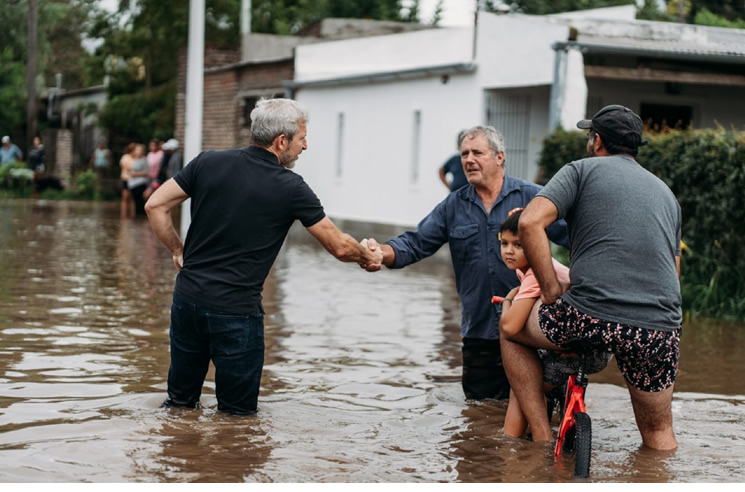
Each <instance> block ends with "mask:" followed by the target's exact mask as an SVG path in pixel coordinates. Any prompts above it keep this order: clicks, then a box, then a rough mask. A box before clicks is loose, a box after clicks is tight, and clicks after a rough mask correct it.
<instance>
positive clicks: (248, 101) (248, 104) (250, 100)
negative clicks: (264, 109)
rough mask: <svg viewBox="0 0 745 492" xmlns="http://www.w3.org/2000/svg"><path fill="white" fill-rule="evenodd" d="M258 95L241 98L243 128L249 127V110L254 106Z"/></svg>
mask: <svg viewBox="0 0 745 492" xmlns="http://www.w3.org/2000/svg"><path fill="white" fill-rule="evenodd" d="M258 100H259V98H258V97H244V98H243V128H251V111H253V110H254V108H255V107H256V103H257V102H258Z"/></svg>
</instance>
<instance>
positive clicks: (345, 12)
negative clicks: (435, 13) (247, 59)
mask: <svg viewBox="0 0 745 492" xmlns="http://www.w3.org/2000/svg"><path fill="white" fill-rule="evenodd" d="M403 4H404V2H402V1H401V0H254V2H253V10H252V14H251V30H252V31H253V32H260V33H268V34H297V33H299V32H302V31H303V30H304V29H306V28H308V27H310V26H311V25H313V24H315V23H316V22H319V21H321V20H322V19H325V18H329V17H336V18H352V19H375V20H390V21H399V22H418V21H419V0H414V1H412V2H406V4H407V8H404V5H403Z"/></svg>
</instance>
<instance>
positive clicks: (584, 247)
mask: <svg viewBox="0 0 745 492" xmlns="http://www.w3.org/2000/svg"><path fill="white" fill-rule="evenodd" d="M538 195H539V196H543V197H545V198H548V199H549V200H551V201H552V202H553V203H554V205H556V208H557V209H558V211H559V218H564V219H566V221H567V229H568V231H569V243H570V262H571V267H570V281H571V285H570V287H569V290H568V291H567V292H565V293H564V295H563V296H562V298H563V299H564V300H566V301H567V302H569V304H571V305H572V306H574V307H575V308H577V309H578V310H580V311H581V312H583V313H586V314H589V315H591V316H594V317H598V318H601V319H604V320H608V321H613V322H617V323H622V324H628V325H632V326H637V327H641V328H649V329H654V330H665V331H672V330H675V329H676V328H677V327H678V326H679V325H680V323H681V321H682V312H681V307H680V303H681V300H680V282H679V280H678V275H677V268H676V261H675V257H676V256H679V255H680V237H681V212H680V205H679V204H678V201H677V199H676V198H675V195H673V193H672V191H670V189H669V188H668V187H667V185H665V183H663V182H662V181H661V180H660V179H659V178H657V177H656V176H655V175H653V174H652V173H650V172H649V171H647V170H646V169H644V168H643V167H641V166H640V165H639V164H638V163H637V162H636V161H635V160H634V159H632V158H631V157H628V156H624V155H614V156H609V157H592V158H588V159H582V160H579V161H575V162H571V163H569V164H567V165H565V166H564V167H563V168H561V170H559V172H558V173H556V175H555V176H554V177H553V178H552V179H551V181H550V182H549V183H548V184H547V185H546V187H545V188H543V190H541V191H540V192H539V193H538Z"/></svg>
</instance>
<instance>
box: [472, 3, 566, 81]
mask: <svg viewBox="0 0 745 492" xmlns="http://www.w3.org/2000/svg"><path fill="white" fill-rule="evenodd" d="M568 33H569V28H568V27H567V26H564V25H561V24H556V23H554V22H551V21H550V19H546V18H542V17H537V16H519V15H518V16H512V15H509V16H504V15H501V16H500V15H493V14H487V13H481V14H480V16H479V27H478V46H477V49H476V61H477V63H478V65H479V70H478V78H479V84H481V85H482V87H484V88H486V89H497V88H503V87H526V86H536V85H546V84H551V83H552V82H553V79H554V50H553V49H552V48H551V44H552V43H553V42H554V41H559V40H566V39H567V35H568Z"/></svg>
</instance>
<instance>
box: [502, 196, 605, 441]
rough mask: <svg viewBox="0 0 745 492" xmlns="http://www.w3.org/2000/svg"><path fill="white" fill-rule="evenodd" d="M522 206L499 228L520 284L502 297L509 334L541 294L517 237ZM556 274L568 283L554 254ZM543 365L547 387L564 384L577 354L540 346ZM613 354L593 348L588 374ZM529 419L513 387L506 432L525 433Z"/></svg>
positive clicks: (587, 362)
mask: <svg viewBox="0 0 745 492" xmlns="http://www.w3.org/2000/svg"><path fill="white" fill-rule="evenodd" d="M521 212H522V208H516V209H514V210H512V211H511V212H510V213H509V214H508V216H507V218H506V219H505V221H504V222H503V223H502V226H501V227H500V230H499V235H500V237H499V240H500V245H501V247H500V251H501V253H502V261H504V264H505V265H506V266H507V268H509V269H510V270H515V273H517V278H518V279H519V280H520V285H519V286H518V287H515V288H514V289H512V290H511V291H510V292H509V293H508V294H507V297H505V298H504V300H503V301H502V316H501V320H500V322H499V326H500V329H501V331H502V332H504V333H505V334H507V335H516V334H517V333H519V332H520V331H521V330H522V329H523V328H524V327H525V323H526V322H527V320H528V316H530V313H531V312H532V311H533V306H534V304H535V303H536V302H537V301H538V300H539V299H540V297H541V287H540V285H539V284H538V280H537V279H536V278H535V275H534V274H533V270H532V269H531V268H530V265H528V259H527V258H526V257H525V253H524V252H523V248H522V246H521V244H520V238H519V237H518V232H517V231H518V229H517V224H518V221H519V220H520V214H521ZM552 261H553V265H554V270H555V271H556V276H557V278H558V279H559V282H561V283H562V285H567V286H568V285H569V269H568V268H567V267H566V266H564V265H562V264H561V263H559V262H558V261H556V260H555V259H553V258H552ZM538 355H539V357H540V359H541V365H542V366H543V383H544V391H550V390H552V389H553V388H555V387H557V386H560V385H562V384H563V383H564V382H565V381H566V380H567V378H568V377H569V376H570V375H572V374H575V373H576V372H577V368H578V365H579V359H578V358H577V357H576V355H575V354H569V353H559V352H553V351H550V350H543V349H539V350H538ZM611 357H612V354H610V353H602V352H594V353H592V354H589V355H588V356H587V357H586V358H585V371H586V372H587V373H588V374H592V373H595V372H599V371H602V370H603V369H604V368H605V367H606V366H607V365H608V362H610V359H611ZM527 426H528V423H527V420H526V419H525V416H524V415H523V412H522V410H521V409H520V404H519V402H518V401H517V398H516V397H515V394H514V393H513V392H512V390H510V399H509V403H508V405H507V414H506V415H505V419H504V433H505V434H506V435H509V436H514V437H519V436H522V435H523V434H524V433H525V431H526V429H527Z"/></svg>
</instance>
